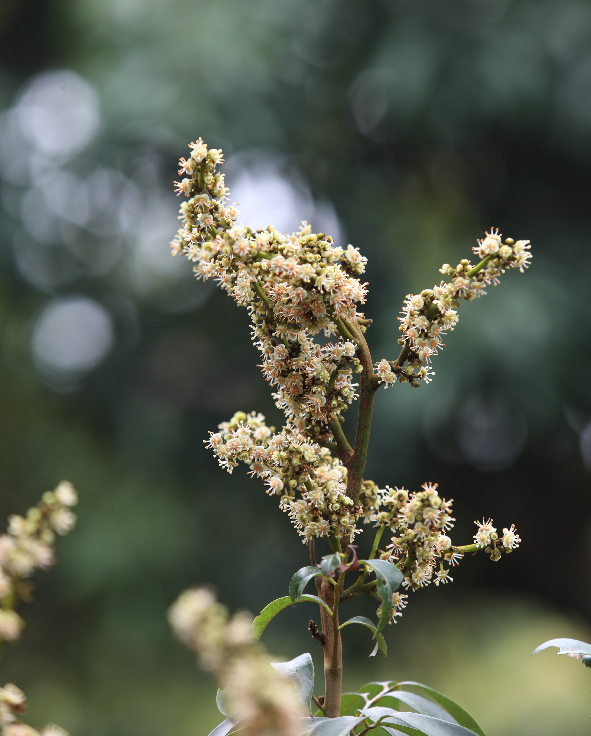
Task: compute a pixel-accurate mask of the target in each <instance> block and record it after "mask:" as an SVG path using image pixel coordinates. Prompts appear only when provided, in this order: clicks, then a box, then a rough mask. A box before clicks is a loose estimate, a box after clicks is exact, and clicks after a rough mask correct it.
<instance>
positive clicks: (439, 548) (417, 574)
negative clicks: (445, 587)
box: [376, 483, 462, 590]
mask: <svg viewBox="0 0 591 736" xmlns="http://www.w3.org/2000/svg"><path fill="white" fill-rule="evenodd" d="M421 487H422V489H423V490H422V491H421V492H419V493H411V494H410V495H409V493H408V491H406V490H405V489H404V488H395V489H394V490H392V489H387V490H388V491H389V494H388V496H386V497H385V498H383V502H382V503H383V505H384V506H386V507H387V508H388V511H382V512H380V513H379V514H377V515H376V521H377V522H378V523H380V522H381V523H385V524H388V526H389V527H390V529H391V530H392V531H393V532H394V534H395V536H393V537H392V540H391V543H390V544H389V545H388V548H387V549H388V550H389V552H387V553H386V554H384V555H383V558H384V559H391V560H396V564H397V565H398V567H399V568H400V570H401V571H402V572H403V573H404V582H403V585H404V586H405V587H406V588H412V589H413V590H418V589H419V588H422V587H424V586H426V585H428V584H429V583H431V582H435V585H439V583H447V582H450V581H452V580H453V578H451V577H450V576H449V570H448V568H446V567H445V565H444V562H447V563H448V564H450V565H455V564H457V563H458V562H459V560H460V559H461V558H462V554H461V553H460V552H458V551H456V549H455V548H454V547H452V543H451V539H450V538H449V537H448V536H447V534H446V532H447V531H449V530H450V529H451V528H452V527H453V522H454V521H455V519H454V518H453V516H452V515H451V505H452V500H451V499H450V500H449V501H446V500H445V499H444V498H441V497H440V496H439V494H438V493H437V483H425V484H423V486H421ZM438 563H439V565H438Z"/></svg>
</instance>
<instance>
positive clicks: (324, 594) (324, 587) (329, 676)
mask: <svg viewBox="0 0 591 736" xmlns="http://www.w3.org/2000/svg"><path fill="white" fill-rule="evenodd" d="M343 578H344V575H341V576H340V577H339V579H338V582H337V585H336V587H335V586H334V585H333V583H332V581H331V580H329V579H328V578H317V579H316V588H317V590H318V595H319V596H320V598H322V600H323V601H324V602H325V603H327V604H328V606H329V607H330V609H331V611H332V616H331V615H330V614H329V613H328V611H327V610H326V609H325V608H324V606H321V607H320V616H321V621H322V633H323V634H324V635H325V636H326V642H325V644H324V646H323V649H324V716H325V717H326V718H338V716H339V715H340V713H341V691H342V689H343V645H342V641H341V632H340V631H339V596H340V594H341V590H342V585H343Z"/></svg>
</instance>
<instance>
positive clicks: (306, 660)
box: [271, 653, 314, 712]
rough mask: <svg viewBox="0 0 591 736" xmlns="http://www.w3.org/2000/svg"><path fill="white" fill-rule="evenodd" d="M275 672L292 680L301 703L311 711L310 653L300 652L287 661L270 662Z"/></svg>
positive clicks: (312, 674) (311, 680)
mask: <svg viewBox="0 0 591 736" xmlns="http://www.w3.org/2000/svg"><path fill="white" fill-rule="evenodd" d="M271 666H272V667H274V668H275V669H276V670H277V672H279V674H280V675H281V676H282V677H285V679H286V680H289V681H290V682H293V684H294V685H295V689H296V691H297V694H298V698H299V699H300V702H301V704H302V705H303V706H304V708H306V709H307V710H308V712H310V711H311V705H312V692H313V691H314V664H313V662H312V657H311V655H310V654H308V653H306V654H300V656H299V657H296V658H295V659H292V660H290V661H289V662H271Z"/></svg>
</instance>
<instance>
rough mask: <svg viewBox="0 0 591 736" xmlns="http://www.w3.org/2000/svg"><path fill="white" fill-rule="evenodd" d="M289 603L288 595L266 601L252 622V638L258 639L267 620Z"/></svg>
mask: <svg viewBox="0 0 591 736" xmlns="http://www.w3.org/2000/svg"><path fill="white" fill-rule="evenodd" d="M290 605H291V598H290V597H289V596H288V595H286V596H284V597H283V598H277V599H276V600H274V601H271V603H268V604H267V605H266V606H265V607H264V608H263V610H262V611H261V612H260V613H259V615H258V616H257V617H256V618H255V619H254V621H253V622H252V634H251V636H252V638H253V639H260V638H261V634H262V633H263V631H264V630H265V628H266V627H267V624H268V623H269V621H270V620H271V619H272V618H274V617H275V616H276V615H277V614H278V613H280V612H281V611H283V609H284V608H287V607H288V606H290Z"/></svg>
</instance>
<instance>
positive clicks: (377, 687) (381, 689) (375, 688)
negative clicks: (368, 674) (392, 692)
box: [359, 680, 396, 700]
mask: <svg viewBox="0 0 591 736" xmlns="http://www.w3.org/2000/svg"><path fill="white" fill-rule="evenodd" d="M395 685H396V682H395V681H393V680H392V681H385V682H368V683H367V685H364V686H363V687H361V688H359V692H360V693H365V694H367V696H368V698H369V700H372V699H373V698H375V697H376V695H379V694H380V693H383V694H384V695H385V694H386V691H387V690H388V688H389V687H394V686H395Z"/></svg>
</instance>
